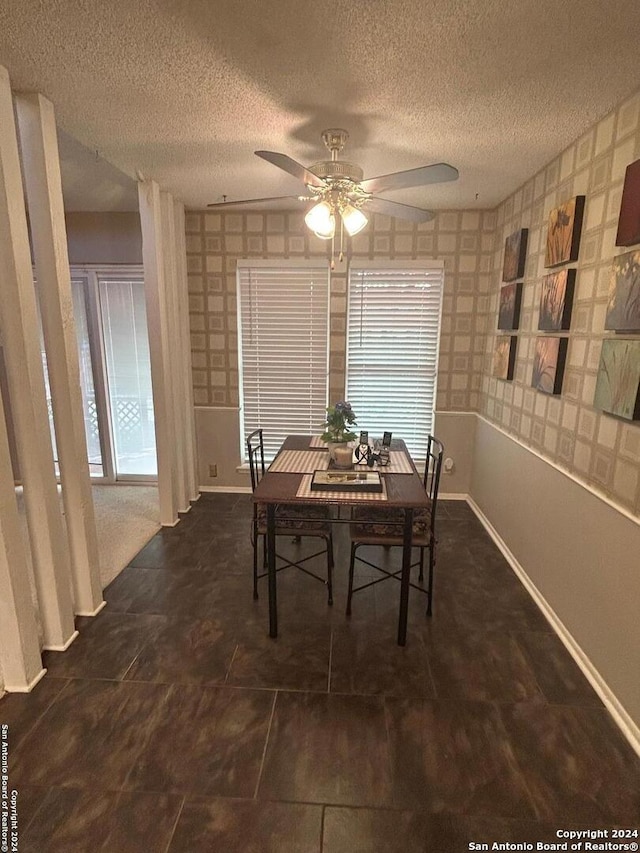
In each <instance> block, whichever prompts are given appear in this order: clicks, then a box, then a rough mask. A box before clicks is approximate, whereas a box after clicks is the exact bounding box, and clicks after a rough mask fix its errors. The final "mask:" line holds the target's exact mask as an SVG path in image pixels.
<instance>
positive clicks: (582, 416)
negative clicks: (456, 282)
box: [480, 93, 640, 515]
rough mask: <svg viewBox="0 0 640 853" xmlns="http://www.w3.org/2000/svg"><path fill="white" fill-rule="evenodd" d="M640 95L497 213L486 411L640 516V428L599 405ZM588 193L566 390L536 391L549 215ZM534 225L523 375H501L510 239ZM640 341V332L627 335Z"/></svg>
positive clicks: (520, 356) (638, 153) (520, 358)
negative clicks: (498, 355) (501, 300)
mask: <svg viewBox="0 0 640 853" xmlns="http://www.w3.org/2000/svg"><path fill="white" fill-rule="evenodd" d="M639 113H640V93H637V94H635V95H634V96H633V97H632V98H629V99H628V100H626V101H625V102H623V103H622V104H621V105H620V106H619V108H618V109H616V110H615V111H614V112H612V113H611V114H610V115H608V116H606V117H605V118H603V119H602V120H601V121H600V122H598V123H597V124H596V125H595V126H594V127H592V128H590V129H589V130H588V131H587V132H586V133H585V134H583V135H582V136H581V137H580V138H579V139H578V140H576V141H575V142H574V143H573V144H572V145H570V146H569V147H568V148H567V149H566V150H565V151H563V152H562V153H561V154H560V155H559V156H558V157H556V158H555V160H553V161H552V162H551V163H549V164H548V166H546V168H544V169H542V170H541V171H540V172H539V173H538V174H537V175H535V176H534V177H532V178H531V180H530V181H527V183H526V184H525V185H524V186H523V187H521V188H520V189H519V190H518V191H517V192H516V193H514V195H512V196H510V197H509V198H508V199H506V201H505V202H504V203H503V204H501V205H500V207H499V208H498V210H497V239H496V250H495V253H494V257H493V273H492V284H491V299H490V305H489V313H488V316H487V318H486V322H487V328H488V330H489V333H490V334H489V336H488V339H487V351H486V354H485V365H484V378H483V382H482V395H481V404H480V411H481V412H482V414H483V415H485V416H486V417H487V418H488V419H489V420H491V421H493V422H495V423H496V424H499V425H500V426H501V427H502V428H503V429H505V430H507V432H509V433H510V434H512V435H513V436H515V437H517V438H518V439H519V440H520V441H522V442H523V443H524V444H526V445H528V446H530V447H532V448H534V449H535V450H537V451H538V452H539V453H541V454H542V455H543V456H545V457H546V458H548V459H550V460H551V461H553V462H554V464H556V465H558V466H559V467H560V468H562V469H564V470H566V471H569V472H570V473H572V474H574V475H575V476H576V477H578V478H579V479H580V480H582V481H583V482H585V483H588V484H589V485H590V486H592V487H593V488H594V489H596V490H597V491H598V492H600V493H601V494H603V495H605V496H608V497H610V498H611V499H612V500H613V501H614V502H615V503H617V504H619V505H620V506H621V507H624V508H626V509H629V510H631V511H632V512H634V513H635V514H636V515H640V422H637V421H636V422H635V423H630V422H628V421H623V420H619V419H616V418H613V417H612V416H611V415H607V414H604V413H602V412H599V411H597V410H595V409H594V407H593V395H594V390H595V381H596V375H597V370H598V361H599V358H600V349H601V346H602V339H603V337H612V336H613V335H614V333H612V332H605V331H604V319H605V311H606V304H607V290H608V285H609V276H610V271H611V263H612V259H613V257H614V255H617V254H620V253H623V252H628V251H630V250H631V249H630V248H620V247H616V246H615V245H614V244H615V237H616V229H617V223H618V213H619V210H620V198H621V194H622V184H623V180H624V172H625V168H626V166H627V165H628V164H629V163H631V162H633V161H634V160H636V159H638V157H640V122H639ZM576 195H585V196H586V206H585V215H584V224H583V229H582V241H581V245H580V253H579V257H578V261H577V262H576V263H575V264H569V265H568V266H569V267H575V268H577V274H576V295H575V299H574V306H573V314H572V318H571V328H570V331H569V332H568V333H563V334H566V335H567V337H568V338H569V347H568V355H567V368H566V371H565V377H564V384H563V388H562V394H561V395H560V396H557V397H550V396H548V395H545V394H542V393H539V392H537V391H534V390H533V388H531V372H532V365H533V353H534V347H535V341H536V337H537V336H538V335H539V334H544V333H542V332H538V331H537V327H538V305H539V300H540V290H541V279H542V276H543V275H545V274H547V273H548V272H550V270H546V269H545V268H544V252H545V241H546V233H547V220H548V215H549V211H550V210H551V209H552V208H553V207H555V206H557V205H558V204H560V203H562V202H563V201H566V200H568V199H570V198H572V197H573V196H576ZM518 228H529V247H528V252H527V263H526V271H525V277H524V287H523V305H522V313H521V323H520V331H519V332H518V333H517V335H518V350H517V363H516V374H515V379H514V381H512V382H503V381H501V380H497V379H494V378H492V377H491V358H492V353H493V344H494V338H495V329H496V326H497V314H498V295H499V290H500V284H501V281H500V279H501V271H502V259H503V247H504V241H505V238H506V237H507V236H508V235H509V234H511V233H512V232H513V231H516V230H517V229H518ZM623 337H625V338H634V337H635V338H640V335H638V334H635V335H627V334H625V335H623Z"/></svg>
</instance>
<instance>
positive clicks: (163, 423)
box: [138, 181, 178, 526]
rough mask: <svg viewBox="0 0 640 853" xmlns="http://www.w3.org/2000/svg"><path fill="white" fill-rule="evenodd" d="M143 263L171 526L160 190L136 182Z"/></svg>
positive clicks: (163, 507)
mask: <svg viewBox="0 0 640 853" xmlns="http://www.w3.org/2000/svg"><path fill="white" fill-rule="evenodd" d="M138 200H139V205H140V224H141V226H142V260H143V263H144V289H145V299H146V306H147V326H148V329H149V354H150V358H151V384H152V387H153V408H154V413H155V429H156V452H157V455H158V496H159V499H160V523H161V524H163V525H165V526H171V525H174V524H176V523H177V520H178V504H177V498H176V489H175V477H176V474H175V471H176V465H175V425H174V419H173V409H172V403H171V394H172V388H171V374H170V369H169V333H168V328H167V304H166V294H165V281H164V259H163V251H162V248H163V247H162V223H161V211H160V187H159V186H158V184H157V183H156V182H155V181H139V182H138Z"/></svg>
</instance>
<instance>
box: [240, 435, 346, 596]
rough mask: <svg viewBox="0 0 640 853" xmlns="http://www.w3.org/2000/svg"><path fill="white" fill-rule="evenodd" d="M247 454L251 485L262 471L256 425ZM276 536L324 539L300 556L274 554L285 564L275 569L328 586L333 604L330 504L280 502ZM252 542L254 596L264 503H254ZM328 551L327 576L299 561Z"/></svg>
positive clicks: (264, 519)
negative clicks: (291, 570) (292, 570)
mask: <svg viewBox="0 0 640 853" xmlns="http://www.w3.org/2000/svg"><path fill="white" fill-rule="evenodd" d="M247 455H248V457H249V470H250V473H251V489H252V491H255V490H256V486H257V485H258V483H259V482H260V480H261V479H262V477H263V476H264V473H265V464H264V443H263V438H262V429H256V430H254V431H253V432H252V433H250V434H249V435H248V436H247ZM276 536H289V537H292V538H293V539H294V540H296V541H299V540H300V538H301V537H302V536H314V537H320V538H322V539H324V541H325V547H324V548H322V550H320V551H317V552H316V553H314V554H310V555H309V556H308V557H301V558H300V559H298V560H295V561H292V560H289V559H288V558H287V557H283V556H282V554H276V558H277V559H278V560H281V561H282V562H283V563H284V565H281V566H278V567H277V568H276V571H278V572H280V571H282V570H283V569H286V568H289V567H290V566H294V567H295V568H297V569H300V571H302V572H304V573H305V574H307V575H309V576H310V577H312V578H315V579H316V580H318V581H320V582H321V583H323V584H325V586H326V587H327V595H328V603H329V604H333V565H334V563H333V538H332V535H331V517H330V515H329V507H326V506H310V505H309V504H279V505H278V506H277V508H276ZM260 539H262V567H263V571H262V572H261V573H259V572H258V548H259V540H260ZM251 544H252V545H253V597H254V598H258V580H259V579H260V578H263V577H265V576H266V575H267V574H268V572H267V570H266V569H267V510H266V507H265V506H264V505H263V504H258V503H254V504H253V519H252V523H251ZM325 552H326V554H327V577H326V579H325V578H323V577H321V576H320V575H317V574H315V573H314V572H312V571H310V570H309V569H307V568H305V566H303V565H302V563H306V562H307V561H308V560H312V559H313V558H314V557H318V556H319V555H320V554H324V553H325Z"/></svg>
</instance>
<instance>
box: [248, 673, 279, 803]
mask: <svg viewBox="0 0 640 853" xmlns="http://www.w3.org/2000/svg"><path fill="white" fill-rule="evenodd" d="M277 701H278V691H277V690H276V691H275V695H274V697H273V702H272V703H271V713H270V715H269V723H268V725H267V733H266V736H265V739H264V746H263V747H262V757H261V759H260V769H259V770H258V778H257V779H256V786H255V788H254V791H253V799H254V800H257V799H258V791H259V789H260V782H261V781H262V773H263V771H264V765H265V761H266V758H267V748H268V746H269V738H270V736H271V727H272V725H273V718H274V716H275V712H276V702H277Z"/></svg>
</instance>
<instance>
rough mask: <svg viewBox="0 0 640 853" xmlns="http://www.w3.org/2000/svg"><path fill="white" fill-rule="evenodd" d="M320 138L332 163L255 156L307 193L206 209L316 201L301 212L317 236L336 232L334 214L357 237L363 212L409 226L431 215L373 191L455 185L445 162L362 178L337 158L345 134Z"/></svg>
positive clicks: (225, 203)
mask: <svg viewBox="0 0 640 853" xmlns="http://www.w3.org/2000/svg"><path fill="white" fill-rule="evenodd" d="M321 137H322V141H323V142H324V144H325V145H326V147H327V148H328V149H329V151H330V152H331V159H330V160H321V161H320V162H318V163H314V164H313V166H309V168H306V167H305V166H302V165H301V164H300V163H297V162H296V161H295V160H293V159H292V158H291V157H289V156H287V155H286V154H279V153H278V152H277V151H256V152H255V153H256V154H257V155H258V157H261V158H262V159H263V160H266V161H267V162H268V163H273V165H274V166H277V167H278V168H279V169H283V170H284V171H285V172H288V173H289V174H290V175H293V176H294V177H295V178H298V179H299V180H300V181H302V182H303V183H304V184H306V187H307V190H308V192H309V194H308V195H304V196H274V197H273V198H252V199H244V200H242V201H223V202H218V203H215V204H209V205H207V206H208V207H209V208H211V209H214V210H221V209H223V208H225V207H237V206H238V205H253V206H255V205H262V204H266V203H268V202H273V201H281V200H284V199H290V200H295V201H301V202H315V204H314V205H313V207H312V208H311V209H310V210H309V211H308V213H307V214H306V216H305V222H306V224H307V225H308V227H309V228H310V229H311V230H312V231H313V232H314V233H315V234H316V236H318V237H320V238H322V239H323V240H331V239H332V238H333V236H334V234H335V228H336V216H337V215H339V217H340V219H341V222H342V224H343V226H344V228H345V229H346V231H347V232H348V234H349V235H350V236H353V235H354V234H357V233H358V232H359V231H361V230H362V229H363V228H364V227H365V225H366V224H367V222H368V220H367V217H366V215H365V211H366V212H369V213H383V214H386V215H387V216H393V217H397V218H399V219H408V220H410V221H412V222H428V221H429V220H430V219H433V218H434V216H435V213H433V212H432V211H430V210H423V209H422V208H420V207H413V206H412V205H409V204H400V203H399V202H396V201H390V200H388V199H386V198H378V197H377V193H380V192H387V191H389V190H401V189H405V188H406V187H420V186H424V185H425V184H438V183H442V182H444V181H455V180H457V178H458V170H457V169H454V167H453V166H449V165H448V164H447V163H434V164H433V165H431V166H419V167H418V168H416V169H407V170H406V171H404V172H392V173H391V174H390V175H380V176H379V177H377V178H368V179H367V180H363V178H364V174H363V171H362V169H361V168H360V166H357V165H356V164H355V163H348V162H347V161H346V160H339V159H338V155H339V153H340V152H341V151H342V149H343V148H344V146H345V143H346V141H347V139H348V138H349V134H348V133H347V131H346V130H343V129H342V128H329V129H328V130H324V131H323V132H322V134H321Z"/></svg>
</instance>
